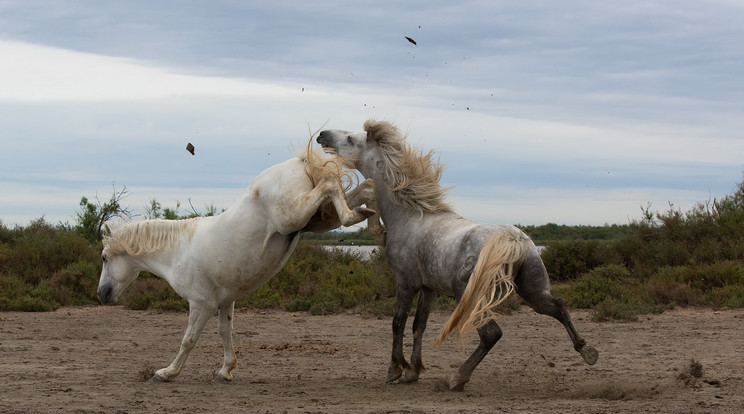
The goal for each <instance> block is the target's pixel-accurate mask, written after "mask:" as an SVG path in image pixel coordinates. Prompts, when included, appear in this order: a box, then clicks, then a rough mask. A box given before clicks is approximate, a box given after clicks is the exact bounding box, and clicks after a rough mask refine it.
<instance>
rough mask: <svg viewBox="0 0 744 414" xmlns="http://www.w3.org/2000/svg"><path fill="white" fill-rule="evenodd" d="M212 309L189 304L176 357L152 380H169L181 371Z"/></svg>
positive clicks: (158, 371) (212, 311) (157, 372)
mask: <svg viewBox="0 0 744 414" xmlns="http://www.w3.org/2000/svg"><path fill="white" fill-rule="evenodd" d="M214 311H215V309H205V308H202V307H200V306H195V304H194V303H190V304H189V325H188V327H186V334H184V336H183V340H182V341H181V348H180V349H179V351H178V355H176V358H175V359H174V360H173V362H171V364H170V365H169V366H168V367H166V368H163V369H159V370H157V371H156V372H155V375H154V376H153V377H152V380H153V381H156V382H157V381H169V380H171V379H173V378H175V377H176V376H178V374H180V373H181V370H182V369H183V366H184V365H185V364H186V358H188V357H189V353H191V350H192V349H194V346H195V345H196V341H197V340H198V339H199V335H201V332H202V330H203V329H204V325H206V324H207V321H208V320H209V318H210V317H211V316H212V315H213V314H214Z"/></svg>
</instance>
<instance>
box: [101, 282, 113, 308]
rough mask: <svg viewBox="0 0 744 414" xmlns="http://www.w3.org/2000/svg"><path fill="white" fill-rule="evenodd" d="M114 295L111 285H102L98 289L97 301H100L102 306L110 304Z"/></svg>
mask: <svg viewBox="0 0 744 414" xmlns="http://www.w3.org/2000/svg"><path fill="white" fill-rule="evenodd" d="M113 293H114V288H112V287H111V285H104V286H101V287H100V288H99V289H98V300H99V301H101V303H103V304H104V305H108V304H109V303H112V302H113V301H114V300H113V299H114V298H113V297H112V296H113Z"/></svg>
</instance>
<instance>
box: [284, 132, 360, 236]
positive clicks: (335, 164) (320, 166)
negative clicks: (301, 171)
mask: <svg viewBox="0 0 744 414" xmlns="http://www.w3.org/2000/svg"><path fill="white" fill-rule="evenodd" d="M314 136H315V134H311V135H310V140H309V141H308V143H307V148H305V150H304V151H302V152H301V153H299V154H298V155H297V157H298V158H299V159H301V160H302V161H303V162H304V163H305V173H306V174H307V176H308V178H310V181H311V182H312V184H313V187H315V186H317V185H318V183H319V182H321V181H323V180H326V179H329V178H330V179H333V180H335V181H337V182H338V183H339V185H340V186H341V190H342V191H343V192H344V193H347V192H348V191H349V190H351V188H352V187H353V186H354V185H355V184H359V176H358V175H357V174H356V171H354V170H353V169H351V168H350V166H349V163H348V161H347V160H345V159H344V158H343V157H341V156H338V155H335V154H333V155H326V154H325V153H323V152H321V151H318V150H316V149H314V148H313V137H314ZM318 212H319V213H320V218H321V220H322V221H332V220H334V219H336V218H337V217H338V213H337V212H336V208H335V207H334V206H333V203H331V202H326V203H323V204H322V205H321V206H320V208H319V209H318Z"/></svg>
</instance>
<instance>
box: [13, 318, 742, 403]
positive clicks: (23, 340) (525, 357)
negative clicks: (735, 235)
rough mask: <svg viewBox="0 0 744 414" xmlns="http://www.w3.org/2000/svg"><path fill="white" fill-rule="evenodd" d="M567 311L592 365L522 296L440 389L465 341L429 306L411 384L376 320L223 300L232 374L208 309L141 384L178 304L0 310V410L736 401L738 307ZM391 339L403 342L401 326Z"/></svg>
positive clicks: (386, 325) (173, 340) (174, 334)
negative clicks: (201, 326) (393, 377)
mask: <svg viewBox="0 0 744 414" xmlns="http://www.w3.org/2000/svg"><path fill="white" fill-rule="evenodd" d="M573 315H574V322H575V324H576V327H577V329H578V330H579V331H580V333H581V334H582V335H583V336H584V337H585V338H586V339H587V341H588V342H589V343H590V344H591V345H593V346H595V347H596V348H597V349H598V350H599V351H600V359H599V362H598V363H597V365H595V366H588V365H586V364H584V363H583V361H582V360H581V358H580V356H579V355H578V354H577V353H576V352H574V351H573V349H572V348H571V345H570V341H569V339H568V335H567V334H566V332H565V331H564V330H563V328H562V327H561V326H560V325H559V324H558V323H557V322H556V321H554V320H552V319H550V318H548V317H545V316H540V315H537V314H535V313H533V312H532V311H531V310H529V309H527V308H524V307H523V308H522V310H520V311H519V312H516V313H515V314H513V315H508V316H502V317H500V320H499V323H500V324H501V326H502V328H503V330H504V333H505V334H504V338H503V339H502V340H501V341H500V342H499V343H498V344H497V346H496V348H494V350H493V351H492V352H491V354H490V355H488V356H487V357H486V359H485V360H484V362H483V363H482V364H481V365H480V366H479V367H478V369H477V370H476V371H475V373H474V375H473V377H472V378H471V382H470V383H469V384H468V385H467V386H466V388H465V391H464V392H449V391H443V390H441V389H440V388H439V387H438V384H439V382H440V381H439V380H440V379H441V378H444V377H446V376H447V375H449V374H450V373H452V372H454V371H455V369H456V367H457V366H458V365H459V364H460V363H461V362H462V361H463V360H464V359H465V358H466V355H467V352H469V351H470V350H471V349H472V344H471V345H470V346H468V349H467V350H465V349H457V348H456V346H455V345H454V340H452V339H449V340H448V341H447V343H446V344H445V345H444V346H442V347H438V348H435V347H434V346H433V345H432V344H431V341H432V340H433V337H434V336H435V332H434V331H436V330H438V329H439V327H441V325H442V323H443V322H444V320H445V319H446V318H447V317H448V314H445V313H434V314H433V315H432V318H431V321H430V324H429V327H430V328H429V331H428V332H427V336H426V338H427V341H428V342H427V343H426V346H425V347H424V363H425V364H427V366H428V370H427V371H426V372H425V373H424V374H422V377H421V379H420V380H419V382H418V383H416V384H411V385H403V384H392V385H391V384H385V382H384V379H385V375H386V370H387V365H388V361H389V352H390V349H389V348H390V339H391V336H392V334H391V328H390V320H388V319H381V320H378V319H370V318H365V317H363V316H361V315H357V314H352V313H349V314H344V315H334V316H322V317H321V316H310V315H308V314H303V313H285V312H280V311H268V312H253V311H242V310H241V311H237V312H236V315H235V331H236V337H237V341H238V345H237V349H238V351H239V353H238V358H239V365H238V368H237V369H236V370H235V371H234V374H235V379H234V380H233V381H232V382H231V383H222V382H218V381H215V380H214V378H215V375H214V373H215V372H216V371H217V370H218V369H219V368H220V366H221V364H222V361H221V359H222V350H221V344H220V342H219V337H218V335H217V321H216V318H213V319H212V321H211V322H210V324H209V325H208V326H207V328H206V329H205V331H204V333H203V335H202V337H201V339H200V340H199V343H198V345H197V347H196V349H195V350H194V352H193V353H192V354H191V357H190V358H189V361H188V363H187V365H186V368H185V369H184V371H183V372H182V373H181V375H180V376H179V377H177V378H176V379H175V380H174V381H172V382H169V383H152V382H149V381H148V379H149V377H150V375H151V374H152V373H153V371H154V370H155V368H162V367H164V366H166V365H168V364H169V363H170V361H171V359H172V358H173V357H174V356H175V353H176V351H177V348H178V345H179V343H180V339H181V335H182V333H183V330H184V329H185V326H186V319H187V315H186V314H183V313H157V312H149V311H130V310H125V309H123V308H121V307H89V308H63V309H60V310H58V311H56V312H53V313H0V412H2V413H60V412H63V413H99V412H100V413H120V414H121V413H163V412H167V413H178V412H188V413H202V412H208V413H218V412H228V411H231V412H257V413H264V412H269V413H282V412H292V413H293V412H311V413H313V412H318V413H342V412H355V413H367V412H374V413H377V412H382V413H417V412H425V413H430V412H446V413H453V412H463V413H473V412H489V413H490V412H530V413H548V412H550V413H555V412H572V413H577V412H586V413H600V412H608V413H609V412H611V413H622V412H664V413H706V412H709V413H740V412H742V408H743V407H744V330H743V329H742V327H743V326H744V310H722V311H713V310H709V309H678V310H675V311H671V312H667V313H665V314H662V315H654V316H649V317H642V318H641V320H640V321H638V322H632V323H595V322H592V321H591V320H590V317H589V314H588V313H585V312H577V311H574V312H573ZM411 319H412V318H410V319H409V327H410V322H411ZM473 339H474V338H473ZM406 343H407V345H406V353H407V354H408V353H410V335H408V336H407V338H406ZM693 360H694V361H695V362H696V363H697V364H693V363H692V361H693Z"/></svg>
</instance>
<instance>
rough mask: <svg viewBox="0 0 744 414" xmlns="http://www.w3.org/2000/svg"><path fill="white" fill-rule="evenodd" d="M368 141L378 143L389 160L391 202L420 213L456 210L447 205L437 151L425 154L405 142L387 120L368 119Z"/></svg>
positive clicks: (366, 127) (388, 175)
mask: <svg viewBox="0 0 744 414" xmlns="http://www.w3.org/2000/svg"><path fill="white" fill-rule="evenodd" d="M364 130H365V131H367V134H368V139H371V140H374V141H377V143H378V145H379V146H380V149H381V150H382V151H381V152H382V156H383V157H384V158H385V168H386V171H385V184H386V185H387V189H388V191H389V193H390V196H391V199H392V200H393V202H395V203H396V204H398V205H400V206H403V207H410V208H413V209H415V210H418V211H419V213H420V214H422V215H423V214H424V213H440V212H447V211H452V207H451V206H450V205H449V204H447V203H445V201H444V198H445V195H446V192H447V190H448V189H447V188H442V187H441V186H440V185H439V179H440V178H441V177H442V172H443V171H444V164H442V163H441V162H440V161H439V159H438V158H436V157H435V153H434V151H429V152H427V153H424V152H423V151H422V150H420V149H418V148H413V147H411V146H410V145H408V143H407V142H406V141H405V136H403V135H402V134H401V133H400V131H398V128H396V127H395V125H393V124H391V123H389V122H385V121H375V120H371V119H370V120H368V121H367V122H365V123H364Z"/></svg>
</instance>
